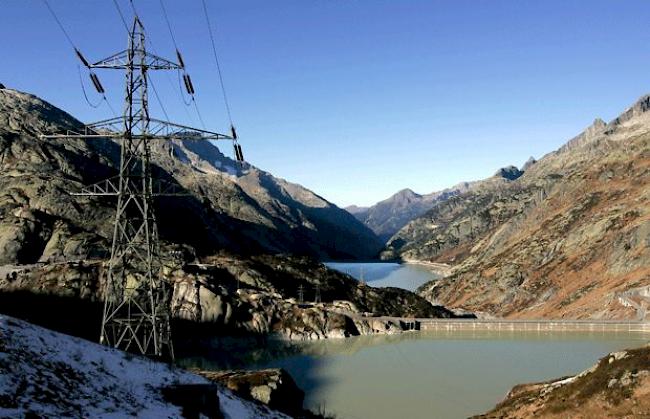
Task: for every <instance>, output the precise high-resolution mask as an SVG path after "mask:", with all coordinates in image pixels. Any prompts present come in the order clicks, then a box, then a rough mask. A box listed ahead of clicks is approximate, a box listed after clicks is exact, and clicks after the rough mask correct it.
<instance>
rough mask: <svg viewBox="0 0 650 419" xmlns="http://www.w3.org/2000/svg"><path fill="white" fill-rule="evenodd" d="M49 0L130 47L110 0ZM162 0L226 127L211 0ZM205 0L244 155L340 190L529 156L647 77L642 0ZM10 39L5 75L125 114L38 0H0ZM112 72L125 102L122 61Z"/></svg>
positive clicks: (87, 34) (167, 98)
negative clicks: (86, 91) (88, 74)
mask: <svg viewBox="0 0 650 419" xmlns="http://www.w3.org/2000/svg"><path fill="white" fill-rule="evenodd" d="M118 2H119V3H120V4H121V6H122V9H123V11H124V12H125V13H126V14H127V16H131V13H130V8H129V7H128V3H127V1H126V0H118ZM134 2H135V5H136V7H137V9H138V11H139V12H140V14H141V15H142V18H143V20H144V23H145V26H146V28H147V30H148V33H149V36H150V38H151V40H152V43H153V45H154V47H155V48H156V52H157V53H158V54H160V55H165V56H169V57H173V44H172V41H171V38H170V36H169V33H168V31H167V27H166V26H165V24H164V20H163V16H162V13H161V10H160V6H159V2H158V0H134ZM50 3H51V5H52V7H53V8H54V10H55V11H56V12H57V14H58V15H59V18H60V19H61V20H62V21H63V24H64V25H65V26H66V28H67V30H68V32H69V33H70V36H71V38H72V39H73V41H74V43H75V44H77V45H78V47H79V48H80V49H81V50H82V51H83V52H84V54H85V55H86V56H87V57H88V58H90V59H93V60H94V59H99V58H103V57H104V56H107V55H110V53H112V52H116V51H118V50H120V49H123V48H124V47H125V44H126V37H125V32H124V27H123V26H122V24H121V22H120V20H119V16H118V14H117V12H116V10H115V7H114V5H113V2H112V0H102V1H99V0H97V1H92V0H87V1H73V0H50ZM165 5H166V7H167V9H168V12H169V14H170V19H171V23H172V26H173V29H174V32H175V37H176V40H177V42H178V44H179V47H180V49H181V51H182V53H183V55H184V58H185V62H186V64H187V66H188V68H189V72H190V74H191V76H192V79H193V81H194V84H195V87H196V90H197V102H198V104H199V106H200V108H201V112H202V115H203V119H204V120H205V121H206V125H207V126H208V128H210V129H215V130H219V131H225V130H226V129H227V127H228V121H227V117H226V114H225V110H224V106H223V101H222V99H221V92H220V89H219V85H218V81H217V76H216V71H215V68H214V63H213V61H212V60H213V59H212V56H211V50H210V43H209V38H208V32H207V27H206V24H205V21H204V18H203V15H202V8H201V1H200V0H185V1H179V0H165ZM208 8H209V9H210V16H211V19H212V23H213V25H214V26H215V27H216V32H217V43H218V49H219V55H220V59H221V62H222V67H223V72H224V78H225V83H226V89H227V91H228V95H229V98H230V103H231V108H232V114H233V118H234V120H235V125H236V126H237V128H238V132H239V135H240V137H241V143H242V145H243V147H244V152H245V155H246V157H247V159H248V160H249V161H250V162H251V163H253V164H255V165H257V166H259V167H261V168H262V169H265V170H268V171H270V172H272V173H273V174H275V175H276V176H280V177H283V178H286V179H288V180H290V181H292V182H296V183H300V184H302V185H304V186H306V187H308V188H310V189H312V190H314V191H315V192H317V193H318V194H320V195H322V196H324V197H325V198H327V199H329V200H330V201H332V202H334V203H336V204H338V205H340V206H345V205H349V204H360V205H368V204H372V203H374V202H376V201H379V200H381V199H384V198H386V197H388V196H389V195H391V194H392V193H394V192H396V191H398V190H399V189H402V188H406V187H409V188H411V189H413V190H415V191H416V192H420V193H428V192H432V191H435V190H439V189H442V188H444V187H447V186H451V185H453V184H455V183H457V182H459V181H463V180H473V179H479V178H484V177H487V176H490V175H491V174H493V173H494V172H495V171H496V170H497V169H498V168H499V167H502V166H505V165H508V164H515V165H518V166H519V165H521V164H522V163H523V162H524V161H525V160H526V159H527V158H528V157H529V156H531V155H532V156H535V157H540V156H541V155H543V154H545V153H547V152H549V151H551V150H553V149H555V148H557V147H558V146H559V145H561V144H562V143H563V142H565V141H566V140H567V139H569V138H570V137H572V136H574V135H575V134H577V133H578V132H580V131H581V130H582V129H583V128H584V127H586V126H587V125H589V124H590V123H591V122H592V121H593V119H594V118H595V117H602V118H603V119H605V120H610V119H612V118H614V117H615V116H616V115H618V114H619V113H620V112H621V111H623V110H624V109H625V108H626V107H627V106H629V105H631V104H632V103H633V102H634V101H635V100H636V99H637V98H638V97H639V96H641V95H642V94H645V93H649V92H650V42H649V41H650V36H649V31H650V29H649V26H648V21H650V2H647V1H645V0H644V1H641V0H639V1H634V0H626V1H619V0H608V1H589V2H585V1H582V0H562V1H551V0H544V1H529V0H509V1H500V0H472V1H470V0H448V1H434V0H430V1H418V0H410V1H408V0H400V1H398V0H394V1H380V0H377V1H370V0H366V1H362V0H349V1H343V0H320V1H315V0H314V1H307V0H291V1H289V0H287V1H285V0H273V1H269V0H259V1H252V0H237V1H234V0H233V1H215V0H209V1H208ZM0 39H2V40H3V42H2V46H1V47H0V50H1V52H2V56H3V65H2V66H1V67H0V82H2V83H4V84H5V85H7V87H11V88H16V89H19V90H23V91H28V92H31V93H34V94H37V95H39V96H41V97H43V98H45V99H47V100H49V101H51V102H52V103H54V104H56V105H57V106H60V107H62V108H63V109H65V110H67V111H68V112H70V113H72V114H74V115H75V116H77V117H79V118H80V119H82V120H84V121H88V122H90V121H94V120H99V119H103V118H105V117H110V116H111V114H110V111H109V110H108V109H107V108H106V107H104V106H102V107H100V108H99V109H92V108H90V107H89V106H88V105H87V104H86V102H85V101H84V99H83V95H82V92H81V88H80V86H79V75H78V72H77V61H76V57H75V56H74V54H73V53H72V50H71V47H70V46H69V44H68V43H67V41H66V40H65V38H64V36H63V35H62V34H61V32H60V30H59V29H58V27H57V26H56V24H55V23H54V21H53V19H52V18H51V16H50V15H49V14H48V12H47V9H46V8H45V6H44V4H43V3H42V2H41V1H40V0H2V24H1V25H0ZM153 77H154V82H155V85H156V87H157V88H158V91H159V93H160V95H161V96H162V97H163V98H164V103H165V107H166V109H167V112H168V113H169V115H170V118H171V119H172V120H175V121H178V122H181V123H189V124H193V125H196V126H198V125H199V122H198V120H197V117H196V114H195V113H194V111H193V109H192V108H191V107H190V108H185V106H184V105H183V104H182V102H181V100H180V97H179V93H178V86H177V81H176V75H175V74H173V73H172V74H170V75H169V76H165V75H163V74H154V76H153ZM100 78H101V79H102V81H103V83H104V85H105V87H106V90H107V92H108V98H109V100H110V101H111V103H112V105H113V107H114V108H115V109H116V110H119V109H120V108H121V96H122V94H123V87H122V78H121V77H120V75H119V74H117V73H115V72H114V73H106V72H103V73H101V74H100ZM84 82H85V83H87V87H88V82H87V81H86V79H84ZM91 98H92V100H96V99H97V97H96V96H94V95H93V92H91ZM150 101H151V102H152V108H153V111H152V113H153V114H154V115H160V116H162V112H161V111H160V109H159V106H158V105H157V103H156V101H155V100H154V98H153V97H152V98H151V99H150ZM224 151H225V152H226V153H228V154H231V150H230V148H229V147H225V148H224Z"/></svg>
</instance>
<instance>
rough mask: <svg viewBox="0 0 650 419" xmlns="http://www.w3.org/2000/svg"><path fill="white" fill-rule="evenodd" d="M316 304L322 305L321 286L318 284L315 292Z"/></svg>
mask: <svg viewBox="0 0 650 419" xmlns="http://www.w3.org/2000/svg"><path fill="white" fill-rule="evenodd" d="M314 302H315V303H320V284H316V288H315V290H314Z"/></svg>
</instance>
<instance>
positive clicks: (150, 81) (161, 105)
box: [147, 76, 170, 121]
mask: <svg viewBox="0 0 650 419" xmlns="http://www.w3.org/2000/svg"><path fill="white" fill-rule="evenodd" d="M147 79H148V81H149V84H151V88H152V89H153V94H154V96H156V101H158V105H160V109H162V111H163V114H164V115H165V120H167V121H169V120H170V119H169V115H168V114H167V110H166V109H165V105H163V103H162V100H160V96H158V90H156V85H155V84H154V83H153V79H152V78H151V76H148V77H147Z"/></svg>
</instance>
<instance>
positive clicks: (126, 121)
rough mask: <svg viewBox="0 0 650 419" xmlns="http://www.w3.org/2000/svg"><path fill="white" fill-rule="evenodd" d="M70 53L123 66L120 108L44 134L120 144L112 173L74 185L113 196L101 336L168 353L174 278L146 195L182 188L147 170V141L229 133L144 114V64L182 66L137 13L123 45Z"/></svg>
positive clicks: (123, 345)
mask: <svg viewBox="0 0 650 419" xmlns="http://www.w3.org/2000/svg"><path fill="white" fill-rule="evenodd" d="M77 55H78V56H79V58H80V59H81V61H82V62H83V63H84V65H86V66H87V67H88V68H89V69H118V70H124V71H125V72H126V95H125V107H124V115H123V116H120V117H116V118H113V119H108V120H104V121H100V122H97V123H94V124H89V125H87V126H86V127H85V128H84V130H83V132H70V131H68V132H67V133H66V134H58V135H44V136H43V137H45V138H60V139H66V138H67V139H69V138H83V139H91V138H103V139H113V140H118V141H119V142H120V145H121V152H120V168H119V175H118V176H116V177H114V178H111V179H107V180H104V181H101V182H99V183H96V184H93V185H90V186H86V187H84V188H83V189H82V191H81V192H77V193H73V194H74V195H84V196H115V197H117V208H116V213H115V219H114V224H113V241H112V246H111V259H110V261H109V264H108V265H109V266H108V277H107V280H106V286H105V290H104V291H105V292H104V312H103V318H102V325H101V333H100V342H101V343H103V344H105V345H108V346H112V347H115V348H120V349H123V350H127V351H135V352H138V353H141V354H144V355H149V356H155V357H164V358H170V359H173V357H174V351H173V345H172V339H171V324H170V314H171V313H170V312H171V310H170V305H171V301H170V300H171V293H172V291H173V284H172V283H171V282H170V281H169V280H168V279H167V278H163V277H162V269H161V268H162V266H161V265H162V261H161V251H160V243H159V240H158V228H157V225H156V218H155V214H154V211H153V197H154V196H161V195H163V196H174V195H186V194H187V193H186V192H185V191H182V189H181V188H179V187H177V186H175V185H173V184H170V183H166V182H163V181H161V180H157V179H154V178H153V177H152V174H151V162H150V158H151V151H150V145H149V143H150V142H151V141H160V140H222V139H227V140H234V138H233V137H231V136H227V135H223V134H218V133H216V132H210V131H206V130H199V129H195V128H191V127H187V126H183V125H179V124H173V123H171V122H169V121H163V120H158V119H153V118H150V116H149V102H148V75H147V72H148V71H149V70H182V69H183V68H184V65H183V62H182V58H181V56H180V53H178V51H177V55H178V61H179V63H175V62H173V61H170V60H167V59H164V58H161V57H158V56H156V55H153V54H151V53H149V52H148V51H147V50H146V42H145V31H144V26H143V25H142V22H141V21H140V19H139V18H138V16H136V17H135V18H134V21H133V25H132V27H131V29H130V31H129V40H128V48H127V49H126V50H124V51H121V52H118V53H117V54H114V55H111V56H110V57H108V58H105V59H103V60H100V61H98V62H96V63H94V64H90V63H89V62H88V61H87V60H86V59H85V58H84V57H83V56H82V55H81V53H80V52H79V51H77ZM184 77H185V78H186V84H187V83H189V84H190V85H191V81H189V76H187V75H184ZM91 78H92V79H93V83H96V84H95V86H96V87H97V88H98V90H100V88H101V90H103V88H102V87H101V84H100V83H99V79H98V78H97V76H96V75H95V74H94V73H91ZM98 86H99V87H98ZM188 89H189V88H188ZM192 90H193V89H192ZM197 292H198V290H197Z"/></svg>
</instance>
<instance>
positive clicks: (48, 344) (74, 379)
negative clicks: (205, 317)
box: [0, 315, 287, 419]
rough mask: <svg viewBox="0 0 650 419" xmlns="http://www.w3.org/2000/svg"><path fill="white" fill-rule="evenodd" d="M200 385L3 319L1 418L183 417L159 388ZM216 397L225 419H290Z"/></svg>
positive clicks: (185, 375)
mask: <svg viewBox="0 0 650 419" xmlns="http://www.w3.org/2000/svg"><path fill="white" fill-rule="evenodd" d="M201 384H205V385H208V386H209V385H210V384H212V383H211V382H210V381H208V380H207V379H205V378H203V377H200V376H198V375H195V374H191V373H189V372H187V371H184V370H180V369H175V368H171V367H169V366H168V365H166V364H163V363H157V362H153V361H150V360H148V359H145V358H140V357H135V356H133V355H130V354H126V353H124V352H121V351H118V350H115V349H111V348H107V347H104V346H101V345H98V344H95V343H92V342H88V341H86V340H83V339H79V338H73V337H70V336H67V335H63V334H60V333H56V332H53V331H50V330H47V329H43V328H41V327H37V326H34V325H31V324H29V323H26V322H24V321H20V320H17V319H14V318H12V317H8V316H4V315H0V417H2V418H5V417H17V418H18V417H20V418H22V417H26V415H27V414H28V413H30V412H31V413H33V414H35V415H37V416H35V417H86V418H121V417H125V416H132V417H138V418H177V417H183V416H182V413H181V412H182V409H181V407H179V406H177V405H174V404H173V403H171V402H169V401H168V400H166V398H165V397H164V396H163V388H166V387H167V388H168V387H170V386H182V385H201ZM197 388H198V387H197ZM207 388H208V389H210V387H207ZM215 391H216V392H217V395H218V399H219V408H220V410H221V412H222V414H223V416H224V417H226V418H233V419H235V418H237V419H239V418H286V417H287V416H285V415H283V414H280V413H276V412H273V411H270V410H269V409H268V408H266V407H265V406H262V405H257V404H254V403H251V402H248V401H245V400H242V399H240V398H238V397H236V396H234V395H233V394H232V393H230V392H229V391H228V390H226V389H221V388H219V389H218V390H217V389H216V387H215ZM185 395H186V396H187V393H186V394H185ZM186 398H187V397H186ZM215 399H216V398H215Z"/></svg>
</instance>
